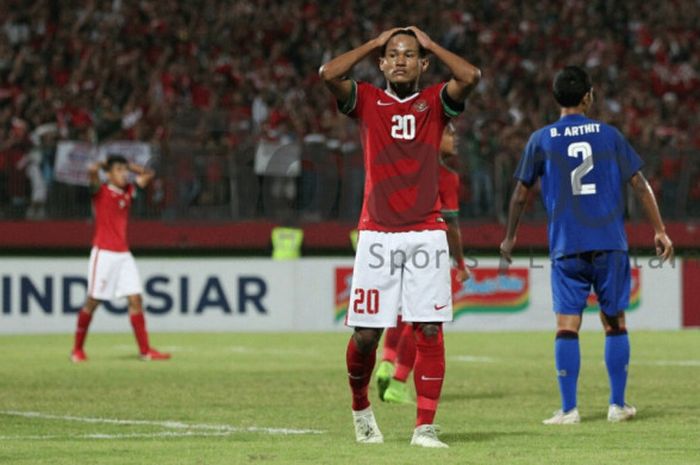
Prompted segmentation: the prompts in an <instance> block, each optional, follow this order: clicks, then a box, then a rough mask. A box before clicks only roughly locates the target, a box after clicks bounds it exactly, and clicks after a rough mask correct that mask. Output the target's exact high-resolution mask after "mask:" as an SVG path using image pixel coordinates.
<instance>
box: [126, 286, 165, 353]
mask: <svg viewBox="0 0 700 465" xmlns="http://www.w3.org/2000/svg"><path fill="white" fill-rule="evenodd" d="M127 300H128V301H129V320H130V321H131V327H132V328H133V330H134V337H135V338H136V344H137V345H138V346H139V354H140V356H141V360H168V359H169V358H170V354H168V353H165V352H159V351H157V350H156V349H154V348H153V347H151V345H150V343H149V342H148V331H147V330H146V317H145V316H144V313H143V299H142V298H141V294H132V295H128V296H127Z"/></svg>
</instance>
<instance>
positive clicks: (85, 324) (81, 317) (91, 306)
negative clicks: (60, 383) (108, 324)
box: [71, 296, 100, 363]
mask: <svg viewBox="0 0 700 465" xmlns="http://www.w3.org/2000/svg"><path fill="white" fill-rule="evenodd" d="M99 304H100V301H99V300H96V299H93V298H92V297H89V296H88V298H87V299H86V301H85V305H84V306H83V308H82V309H80V312H78V323H77V325H76V328H75V339H74V343H73V351H72V352H71V361H73V362H74V363H80V362H85V361H87V355H85V350H84V349H83V347H84V345H85V339H86V338H87V333H88V328H89V327H90V322H91V321H92V314H93V313H94V312H95V310H96V309H97V306H98V305H99Z"/></svg>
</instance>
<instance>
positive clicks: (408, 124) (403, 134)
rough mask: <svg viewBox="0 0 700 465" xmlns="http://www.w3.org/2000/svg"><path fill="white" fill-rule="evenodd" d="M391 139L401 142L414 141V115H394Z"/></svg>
mask: <svg viewBox="0 0 700 465" xmlns="http://www.w3.org/2000/svg"><path fill="white" fill-rule="evenodd" d="M391 137H393V138H394V139H399V140H413V139H415V137H416V117H415V116H414V115H411V114H408V115H394V116H392V117H391Z"/></svg>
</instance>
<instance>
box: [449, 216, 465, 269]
mask: <svg viewBox="0 0 700 465" xmlns="http://www.w3.org/2000/svg"><path fill="white" fill-rule="evenodd" d="M447 245H448V246H449V248H450V255H451V256H452V258H453V259H454V261H455V263H457V267H458V268H459V269H460V270H463V269H464V268H465V266H464V251H463V250H462V233H461V231H460V230H459V221H458V220H457V218H452V219H450V220H448V221H447Z"/></svg>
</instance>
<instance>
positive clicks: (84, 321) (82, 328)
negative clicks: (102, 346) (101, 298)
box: [73, 309, 92, 350]
mask: <svg viewBox="0 0 700 465" xmlns="http://www.w3.org/2000/svg"><path fill="white" fill-rule="evenodd" d="M91 321H92V313H89V312H86V311H85V309H82V310H80V313H78V327H77V328H76V329H75V345H74V346H73V350H83V345H84V344H85V338H86V337H87V332H88V327H89V326H90V322H91Z"/></svg>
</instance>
